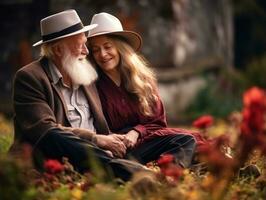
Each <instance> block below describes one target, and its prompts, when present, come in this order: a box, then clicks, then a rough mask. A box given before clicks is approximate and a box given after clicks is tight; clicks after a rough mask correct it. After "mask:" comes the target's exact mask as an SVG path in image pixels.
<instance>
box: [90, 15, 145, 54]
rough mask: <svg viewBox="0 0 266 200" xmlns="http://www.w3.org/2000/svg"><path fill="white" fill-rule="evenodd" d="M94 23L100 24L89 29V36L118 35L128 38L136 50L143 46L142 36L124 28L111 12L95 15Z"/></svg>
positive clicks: (92, 22)
mask: <svg viewBox="0 0 266 200" xmlns="http://www.w3.org/2000/svg"><path fill="white" fill-rule="evenodd" d="M92 24H98V26H97V27H96V28H94V29H92V30H90V31H89V34H88V38H91V37H95V36H99V35H106V34H111V35H118V36H121V37H122V38H124V39H126V41H127V42H128V43H129V44H130V45H131V46H132V47H133V49H135V50H136V51H137V50H139V49H140V47H141V44H142V39H141V36H140V35H139V34H138V33H136V32H134V31H127V30H124V29H123V26H122V24H121V22H120V20H119V19H118V18H116V17H115V16H113V15H111V14H109V13H105V12H102V13H98V14H95V15H93V17H92V19H91V25H92Z"/></svg>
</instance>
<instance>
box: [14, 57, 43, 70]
mask: <svg viewBox="0 0 266 200" xmlns="http://www.w3.org/2000/svg"><path fill="white" fill-rule="evenodd" d="M40 60H41V59H38V60H34V61H33V62H31V63H29V64H27V65H25V66H23V67H21V68H20V69H19V70H18V71H17V73H20V72H34V71H39V70H42V67H41V62H40Z"/></svg>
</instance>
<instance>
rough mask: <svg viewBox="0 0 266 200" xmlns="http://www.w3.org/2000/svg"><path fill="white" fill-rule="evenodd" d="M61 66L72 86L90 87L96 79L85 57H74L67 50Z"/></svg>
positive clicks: (95, 74)
mask: <svg viewBox="0 0 266 200" xmlns="http://www.w3.org/2000/svg"><path fill="white" fill-rule="evenodd" d="M62 64H63V69H64V70H65V72H66V73H67V74H68V75H69V77H70V78H71V81H72V84H73V86H79V85H90V84H91V83H93V82H94V81H96V80H97V78H98V74H97V72H96V71H95V69H94V68H93V66H92V65H91V63H90V62H89V61H88V60H87V59H86V57H82V58H81V57H80V58H79V57H74V56H72V55H71V54H70V52H69V51H68V50H67V51H66V52H65V55H64V57H63V59H62Z"/></svg>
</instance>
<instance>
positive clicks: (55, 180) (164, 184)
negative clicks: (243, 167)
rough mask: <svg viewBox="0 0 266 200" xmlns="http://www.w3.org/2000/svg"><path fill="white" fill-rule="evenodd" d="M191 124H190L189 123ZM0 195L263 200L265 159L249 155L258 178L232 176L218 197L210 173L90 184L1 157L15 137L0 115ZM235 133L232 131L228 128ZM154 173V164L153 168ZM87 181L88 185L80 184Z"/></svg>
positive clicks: (216, 130) (223, 126)
mask: <svg viewBox="0 0 266 200" xmlns="http://www.w3.org/2000/svg"><path fill="white" fill-rule="evenodd" d="M188 128H189V127H188ZM228 130H232V129H231V128H230V125H229V124H228V122H225V121H222V122H221V121H219V122H217V123H215V124H214V126H213V127H211V128H210V129H208V131H209V133H210V134H211V135H215V136H216V135H220V134H221V133H222V132H226V131H228ZM0 131H1V134H0V166H1V168H0V177H1V178H0V199H25V200H31V199H40V200H42V199H48V200H83V199H84V200H85V199H95V200H102V199H108V200H120V199H121V200H125V199H132V200H133V199H134V200H135V199H140V200H141V199H152V200H158V199H162V200H171V199H173V200H174V199H179V200H186V199H190V200H218V199H219V200H221V199H224V200H231V199H235V200H238V199H239V200H240V199H241V200H242V199H247V200H264V199H266V171H265V170H266V159H265V158H264V157H262V156H260V154H259V152H257V151H254V152H253V154H251V156H250V159H249V160H248V162H247V164H256V165H258V166H259V168H260V169H261V172H262V175H261V176H260V177H259V178H252V177H248V178H247V177H246V178H245V177H242V178H240V177H237V176H236V177H235V179H234V180H233V181H232V182H230V183H229V184H228V185H227V186H226V189H225V191H226V192H225V194H224V195H223V196H222V198H221V197H219V198H218V197H217V195H216V193H215V192H216V191H219V187H220V186H223V179H220V180H219V181H218V182H216V181H217V179H216V177H214V176H213V175H212V174H210V173H206V174H204V175H198V174H196V173H193V172H191V171H188V170H185V171H184V173H183V175H182V177H181V178H180V179H179V180H177V181H173V180H171V179H170V180H169V179H163V181H162V179H160V181H157V178H156V177H154V176H153V175H151V174H145V173H143V174H136V175H135V177H133V179H132V181H130V182H127V183H122V184H119V183H118V182H115V181H109V182H106V181H105V182H100V181H99V180H98V181H97V182H95V183H93V181H92V180H93V179H92V178H91V176H93V175H89V176H88V175H86V174H85V175H80V174H78V173H77V172H74V171H70V172H62V173H59V174H53V175H49V176H48V175H47V174H41V173H39V172H36V171H35V170H33V169H32V167H31V166H28V165H25V163H26V161H25V160H23V162H22V163H21V162H19V161H15V160H12V159H11V158H8V157H6V156H4V155H5V153H6V152H7V150H8V148H9V146H10V145H11V143H12V140H13V129H12V124H11V122H10V120H7V119H6V118H5V117H4V116H2V115H0ZM232 133H234V131H232ZM154 169H156V171H158V167H157V168H156V167H155V168H154ZM85 185H86V187H84V186H85Z"/></svg>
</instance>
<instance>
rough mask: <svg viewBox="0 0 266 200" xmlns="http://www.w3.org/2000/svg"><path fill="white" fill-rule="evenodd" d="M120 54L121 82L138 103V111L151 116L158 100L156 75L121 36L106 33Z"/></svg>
mask: <svg viewBox="0 0 266 200" xmlns="http://www.w3.org/2000/svg"><path fill="white" fill-rule="evenodd" d="M108 37H109V38H110V39H111V40H112V42H113V43H114V45H115V47H116V48H117V50H118V52H119V54H120V65H119V71H120V73H121V79H122V83H123V84H125V88H126V90H127V91H128V92H129V93H131V94H132V95H133V96H134V97H135V98H136V99H137V100H138V103H139V108H140V112H141V113H142V114H143V115H146V116H151V115H152V114H153V107H154V105H155V103H156V101H157V100H158V96H157V91H156V90H157V89H156V77H155V73H154V72H153V70H152V69H151V68H150V67H149V64H148V62H147V60H146V59H145V58H144V57H143V56H141V55H139V54H137V53H136V52H135V50H134V49H133V48H132V47H131V46H130V45H129V44H128V43H127V42H125V41H124V39H123V38H120V37H119V36H114V35H108Z"/></svg>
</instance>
